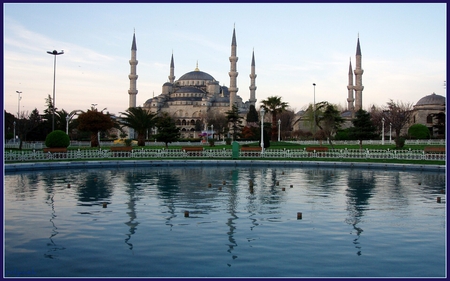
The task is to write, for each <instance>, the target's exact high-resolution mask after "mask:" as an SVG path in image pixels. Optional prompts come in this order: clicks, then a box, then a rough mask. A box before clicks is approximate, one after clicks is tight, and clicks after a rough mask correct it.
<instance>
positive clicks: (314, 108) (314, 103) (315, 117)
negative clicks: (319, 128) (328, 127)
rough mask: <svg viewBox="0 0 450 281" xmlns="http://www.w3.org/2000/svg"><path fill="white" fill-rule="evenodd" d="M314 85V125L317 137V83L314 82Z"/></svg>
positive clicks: (314, 132)
mask: <svg viewBox="0 0 450 281" xmlns="http://www.w3.org/2000/svg"><path fill="white" fill-rule="evenodd" d="M313 86H314V127H313V137H314V140H315V139H316V83H313Z"/></svg>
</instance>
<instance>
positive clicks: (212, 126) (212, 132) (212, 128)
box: [211, 124, 214, 139]
mask: <svg viewBox="0 0 450 281" xmlns="http://www.w3.org/2000/svg"><path fill="white" fill-rule="evenodd" d="M211 137H212V139H214V125H212V124H211Z"/></svg>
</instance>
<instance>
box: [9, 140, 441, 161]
mask: <svg viewBox="0 0 450 281" xmlns="http://www.w3.org/2000/svg"><path fill="white" fill-rule="evenodd" d="M248 146H252V147H254V146H259V144H258V142H255V143H250V144H248ZM308 146H317V145H299V144H295V143H289V142H271V143H270V147H269V148H268V149H269V150H270V149H302V150H303V149H304V148H306V147H308ZM322 146H324V147H328V148H329V149H331V148H332V147H331V146H330V145H329V144H328V143H325V142H324V143H323V145H322ZM426 146H428V145H414V144H411V145H405V146H404V147H403V148H402V150H409V149H411V150H423V149H424V148H425V147H426ZM182 147H183V146H182V145H170V144H169V147H168V149H181V148H182ZM436 147H445V146H443V145H440V146H436ZM142 148H143V149H163V148H165V147H164V146H161V145H159V146H158V145H155V146H153V145H149V146H143V147H142V146H133V149H142ZM204 148H205V149H224V148H225V149H231V148H232V146H231V145H215V146H212V147H211V146H209V145H205V146H204ZM334 148H335V149H345V148H347V149H359V145H350V144H349V145H334ZM68 149H69V150H78V149H87V150H98V149H99V148H97V147H69V148H68ZM101 149H109V147H101ZM363 149H364V150H365V149H369V150H371V149H385V150H387V149H389V150H396V148H395V144H393V145H390V144H389V145H371V144H364V143H363ZM12 150H14V149H12ZM139 159H142V160H149V159H154V158H139ZM158 159H162V158H158ZM164 159H170V158H164ZM173 159H190V160H195V159H198V160H205V159H211V158H207V157H196V158H173ZM262 159H264V160H265V161H330V162H361V163H368V162H369V163H392V164H417V165H445V162H446V161H439V160H403V159H336V158H301V159H294V158H279V159H273V158H262ZM96 160H97V161H108V160H111V159H109V158H105V159H96ZM121 160H136V158H121ZM241 160H261V158H241ZM55 161H58V160H55ZM71 161H77V160H71ZM79 161H85V159H83V160H79ZM114 161H117V159H114Z"/></svg>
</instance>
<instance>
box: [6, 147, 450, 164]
mask: <svg viewBox="0 0 450 281" xmlns="http://www.w3.org/2000/svg"><path fill="white" fill-rule="evenodd" d="M234 156H236V155H234ZM445 156H446V155H445V153H425V152H424V151H423V150H384V149H379V150H377V149H373V150H369V149H366V150H359V149H330V150H328V151H323V152H322V151H320V152H315V151H313V152H308V151H306V150H305V149H267V150H265V151H264V152H263V153H261V152H260V151H245V152H242V151H241V152H239V156H238V158H239V159H246V158H247V159H249V158H260V159H261V158H262V159H292V160H295V159H297V160H301V159H305V158H327V159H402V160H441V161H445V160H446V158H445ZM121 158H122V159H123V158H133V159H152V158H153V159H160V158H166V159H167V158H188V159H193V158H212V159H221V158H222V159H226V158H228V159H232V158H233V151H232V150H231V149H225V148H224V149H204V150H202V151H184V150H181V149H144V148H136V149H133V150H132V151H131V152H126V151H120V152H119V151H110V150H109V149H98V150H86V149H83V150H81V149H78V150H68V151H67V152H65V153H44V152H43V151H42V150H33V151H25V150H23V151H13V150H10V151H7V150H5V153H4V161H5V162H26V161H49V160H91V159H121ZM235 158H236V157H235Z"/></svg>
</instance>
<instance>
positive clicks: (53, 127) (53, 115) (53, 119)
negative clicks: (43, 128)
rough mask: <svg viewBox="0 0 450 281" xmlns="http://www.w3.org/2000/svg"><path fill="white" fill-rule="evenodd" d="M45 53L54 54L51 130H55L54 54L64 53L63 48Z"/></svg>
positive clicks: (54, 63)
mask: <svg viewBox="0 0 450 281" xmlns="http://www.w3.org/2000/svg"><path fill="white" fill-rule="evenodd" d="M47 54H50V55H53V56H55V59H54V61H53V110H52V111H53V112H52V131H54V130H55V109H56V101H55V81H56V56H57V55H62V54H64V50H62V51H61V52H58V51H57V50H53V51H47Z"/></svg>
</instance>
